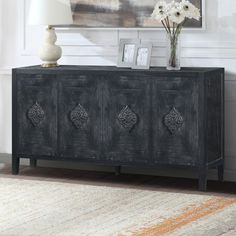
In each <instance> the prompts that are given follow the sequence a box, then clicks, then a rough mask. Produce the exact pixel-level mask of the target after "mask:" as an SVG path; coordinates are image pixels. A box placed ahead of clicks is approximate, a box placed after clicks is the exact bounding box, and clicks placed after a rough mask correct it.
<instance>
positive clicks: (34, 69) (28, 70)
mask: <svg viewBox="0 0 236 236" xmlns="http://www.w3.org/2000/svg"><path fill="white" fill-rule="evenodd" d="M13 70H16V71H17V72H22V73H32V72H34V73H37V72H38V73H63V72H79V71H94V72H118V73H119V72H131V73H135V72H140V73H155V72H156V73H170V74H173V73H174V74H182V73H184V74H186V73H204V72H213V71H217V70H221V71H223V70H224V68H213V67H212V68H209V67H182V68H181V70H180V71H168V70H166V68H164V67H151V68H150V69H149V70H135V69H130V68H119V67H115V66H72V65H63V66H59V67H54V68H42V67H41V66H39V65H38V66H29V67H21V68H15V69H13Z"/></svg>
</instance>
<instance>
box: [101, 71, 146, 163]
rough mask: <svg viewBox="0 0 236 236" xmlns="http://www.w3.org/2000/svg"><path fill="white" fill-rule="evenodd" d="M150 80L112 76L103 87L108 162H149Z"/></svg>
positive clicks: (104, 138)
mask: <svg viewBox="0 0 236 236" xmlns="http://www.w3.org/2000/svg"><path fill="white" fill-rule="evenodd" d="M149 92H150V91H149V84H148V82H147V80H145V79H142V78H139V77H135V76H134V75H130V76H125V75H124V76H115V77H114V76H113V78H112V77H110V79H108V80H107V83H105V84H104V101H103V103H104V114H103V121H104V127H103V129H104V135H103V147H104V150H103V151H104V156H105V157H106V159H107V160H109V161H115V162H122V163H147V162H148V161H149V152H148V150H149V147H148V144H149V138H150V137H149V128H150V126H149V125H150V120H149V119H150V114H149V112H150V109H149V108H150V96H149V94H150V93H149Z"/></svg>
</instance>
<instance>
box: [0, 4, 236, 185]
mask: <svg viewBox="0 0 236 236" xmlns="http://www.w3.org/2000/svg"><path fill="white" fill-rule="evenodd" d="M28 6H29V0H17V1H16V0H7V1H5V0H0V10H2V17H1V12H0V24H1V19H2V27H0V37H1V38H0V42H2V43H1V44H2V49H1V47H0V53H1V57H0V130H1V136H0V153H1V152H2V153H11V79H10V78H11V76H10V69H11V68H12V67H16V66H25V65H32V64H39V63H40V60H39V59H38V57H37V50H38V48H39V46H40V44H41V42H42V36H43V27H40V26H39V27H38V26H28V25H27V22H26V21H27V15H28V13H27V12H28ZM235 28H236V1H235V0H224V1H223V0H207V1H206V29H205V30H198V31H191V30H190V31H189V30H187V31H184V32H183V33H182V39H181V41H182V50H181V53H182V55H181V57H182V59H181V61H182V65H183V66H212V67H214V66H218V67H225V68H226V85H225V94H226V104H225V111H226V116H225V120H226V127H225V137H226V145H225V149H226V171H227V174H226V177H227V179H229V180H234V181H236V148H235V147H236V31H235ZM57 33H58V44H60V45H61V46H62V48H63V57H62V59H61V60H60V63H61V64H75V65H76V64H83V65H85V64H86V65H87V64H91V65H116V61H117V53H118V44H119V39H120V38H140V39H141V40H142V41H143V42H152V43H153V52H152V61H151V64H152V65H153V66H164V65H165V63H166V59H165V51H166V50H165V47H166V44H165V32H164V31H163V30H118V29H112V30H102V29H96V30H91V29H89V30H86V29H82V30H81V29H57ZM1 44H0V45H1ZM1 68H2V69H1Z"/></svg>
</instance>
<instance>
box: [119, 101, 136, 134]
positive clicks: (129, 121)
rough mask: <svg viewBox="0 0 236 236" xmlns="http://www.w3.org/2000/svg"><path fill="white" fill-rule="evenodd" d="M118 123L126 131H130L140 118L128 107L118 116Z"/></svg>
mask: <svg viewBox="0 0 236 236" xmlns="http://www.w3.org/2000/svg"><path fill="white" fill-rule="evenodd" d="M118 121H119V123H120V125H121V126H122V127H123V128H124V129H126V130H128V131H130V130H131V129H132V128H133V127H134V126H135V125H136V124H137V122H138V117H137V115H136V114H135V113H134V112H133V111H132V110H131V109H130V108H129V107H128V106H126V107H125V108H123V109H122V110H121V112H120V114H119V115H118Z"/></svg>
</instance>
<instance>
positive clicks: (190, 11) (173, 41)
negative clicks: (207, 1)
mask: <svg viewBox="0 0 236 236" xmlns="http://www.w3.org/2000/svg"><path fill="white" fill-rule="evenodd" d="M200 17H201V15H200V10H199V9H198V8H197V7H195V6H194V5H193V4H192V3H190V2H189V1H188V0H182V1H176V0H175V1H172V2H170V3H167V2H165V1H159V2H158V3H157V4H156V6H155V8H154V11H153V13H152V15H151V18H152V19H155V20H158V21H160V22H161V23H162V25H163V26H164V28H165V30H166V32H167V35H168V40H169V42H170V49H169V54H170V55H169V58H168V64H169V69H176V70H178V69H180V63H179V60H178V58H177V57H178V55H177V47H178V46H179V45H178V44H179V43H178V39H179V35H180V33H181V30H182V28H183V26H184V23H185V22H186V20H187V19H195V20H199V19H200ZM167 69H168V67H167Z"/></svg>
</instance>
